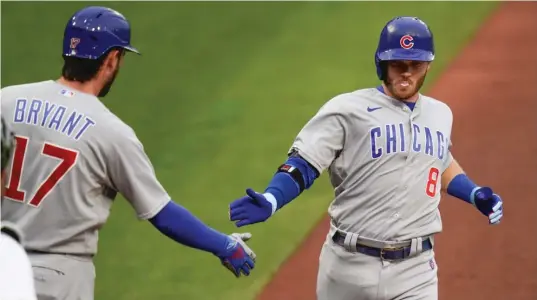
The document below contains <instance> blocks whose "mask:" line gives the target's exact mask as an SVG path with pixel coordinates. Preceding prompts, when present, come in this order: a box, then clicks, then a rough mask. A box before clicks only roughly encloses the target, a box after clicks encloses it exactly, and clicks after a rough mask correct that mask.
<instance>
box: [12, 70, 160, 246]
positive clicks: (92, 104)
mask: <svg viewBox="0 0 537 300" xmlns="http://www.w3.org/2000/svg"><path fill="white" fill-rule="evenodd" d="M1 96H2V115H4V117H5V119H6V122H9V123H10V124H9V125H10V127H11V128H12V129H13V131H14V132H15V133H16V142H17V145H16V148H15V150H14V156H13V159H12V161H11V164H10V166H8V168H9V169H8V170H9V172H8V174H9V178H7V186H8V188H7V190H6V195H5V197H4V199H3V200H2V212H1V214H2V219H3V220H7V221H10V222H12V223H15V224H16V225H17V226H18V227H19V228H20V229H21V230H22V231H23V232H24V237H25V246H26V248H27V249H32V250H39V251H47V252H56V253H69V254H81V255H87V254H90V255H91V254H95V253H96V251H97V240H98V230H99V229H100V228H101V227H102V226H103V224H104V223H105V222H106V220H107V218H108V216H109V212H110V206H111V205H112V202H113V200H114V198H115V196H116V194H117V193H118V192H119V193H121V194H122V195H123V196H124V197H125V198H126V199H127V201H129V203H130V204H131V205H132V207H133V208H134V210H135V211H136V213H137V215H138V217H139V218H140V219H149V218H152V217H153V216H154V215H155V214H156V213H158V212H159V211H160V209H161V208H162V207H164V206H165V205H166V204H167V203H168V201H169V200H170V197H169V196H168V194H167V192H166V191H165V190H164V188H163V187H162V186H161V184H160V183H159V182H158V180H157V178H156V176H155V172H154V170H153V166H152V164H151V162H150V161H149V159H148V157H147V156H146V154H145V152H144V149H143V146H142V144H141V143H140V141H139V140H138V138H137V136H136V134H135V133H134V131H133V130H132V129H131V128H130V127H129V126H128V125H126V124H125V123H124V122H122V121H121V120H120V119H119V118H118V117H117V116H115V115H114V114H113V113H112V112H110V111H109V110H108V109H107V108H106V107H105V106H104V105H103V104H102V103H101V102H100V101H99V99H98V98H97V97H95V96H93V95H89V94H85V93H82V92H79V91H75V90H72V89H69V88H68V87H65V86H63V85H61V84H59V83H57V82H56V81H52V80H49V81H43V82H37V83H31V84H24V85H17V86H10V87H6V88H3V89H2V95H1Z"/></svg>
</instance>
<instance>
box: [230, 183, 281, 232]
mask: <svg viewBox="0 0 537 300" xmlns="http://www.w3.org/2000/svg"><path fill="white" fill-rule="evenodd" d="M246 194H247V195H246V196H244V197H242V198H239V199H237V200H235V201H233V202H232V203H231V204H230V205H229V219H230V220H231V221H237V222H236V223H235V225H236V226H237V227H241V226H245V225H250V224H255V223H259V222H263V221H265V220H266V219H268V218H269V217H270V216H271V215H272V214H273V213H274V212H273V204H272V203H271V202H269V201H268V200H267V198H266V197H265V196H264V195H262V194H259V193H256V192H255V191H254V190H252V189H247V190H246Z"/></svg>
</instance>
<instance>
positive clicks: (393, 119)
mask: <svg viewBox="0 0 537 300" xmlns="http://www.w3.org/2000/svg"><path fill="white" fill-rule="evenodd" d="M434 56H435V52H434V42H433V34H432V32H431V30H430V29H429V27H428V26H427V25H426V24H425V23H424V22H423V21H421V20H420V19H418V18H415V17H396V18H394V19H392V20H390V21H389V22H388V23H387V24H386V25H385V27H384V28H383V29H382V32H381V34H380V40H379V43H378V48H377V50H376V53H375V65H376V68H377V75H378V78H379V79H380V80H381V81H382V83H381V85H380V86H378V87H376V88H367V89H360V90H356V91H353V92H349V93H344V94H341V95H338V96H336V97H334V98H332V99H331V100H330V101H328V102H327V103H326V104H325V105H324V106H322V107H321V109H320V110H319V111H318V112H317V113H316V115H315V116H314V117H313V118H312V119H311V120H309V122H307V124H306V125H305V126H304V127H303V128H302V130H301V131H300V132H299V134H298V136H297V137H296V139H295V140H294V143H293V144H292V147H291V148H290V150H289V153H288V155H289V156H288V159H287V161H286V162H285V163H284V164H282V165H281V166H280V167H279V168H278V169H277V172H276V173H275V175H274V177H273V179H272V181H270V183H269V185H268V187H267V188H266V189H265V191H264V192H263V193H257V192H255V191H254V190H252V189H247V190H246V194H247V195H246V196H244V197H242V198H240V199H237V200H235V201H233V202H232V203H231V204H230V212H229V214H230V219H231V220H232V221H236V226H238V227H241V226H245V225H249V224H254V223H258V222H263V221H265V220H267V219H268V218H269V217H270V216H272V215H273V214H274V213H275V212H276V211H277V210H279V209H281V208H282V207H284V206H285V205H286V204H288V203H289V202H291V201H292V200H293V199H295V198H296V197H297V196H298V195H299V194H301V193H302V192H303V191H304V190H305V189H308V188H310V187H311V185H312V184H313V182H314V181H315V179H316V178H318V177H319V175H320V174H321V173H322V172H323V171H325V170H327V172H328V173H329V175H330V181H331V183H332V186H333V187H334V190H335V199H334V200H333V202H332V203H331V205H330V207H329V210H328V212H329V215H330V218H331V228H330V231H329V233H328V234H327V238H326V241H325V243H324V245H323V248H322V251H321V254H320V262H319V264H320V265H319V271H318V277H317V278H318V279H317V299H319V300H351V299H352V300H356V299H360V300H367V299H406V300H409V299H437V298H438V292H437V290H438V289H437V286H438V281H437V268H436V266H435V260H434V250H433V245H434V241H433V238H434V235H435V234H436V233H439V232H440V231H441V230H442V223H441V219H440V213H439V210H438V205H439V202H440V192H441V191H445V192H447V193H448V194H449V195H452V196H454V197H457V198H459V199H461V200H463V201H465V202H468V203H469V204H471V205H472V206H474V207H476V208H477V209H478V210H479V211H480V212H481V213H482V214H484V215H485V216H486V217H487V218H488V222H489V223H490V224H498V223H499V222H500V220H501V218H502V216H503V207H502V204H503V202H502V200H501V198H500V196H498V195H496V194H495V193H493V191H492V189H491V188H489V187H481V186H477V185H476V184H475V183H473V182H472V180H470V178H468V176H467V175H466V174H465V172H464V171H463V169H462V168H461V167H460V166H459V164H458V163H457V161H456V160H455V159H454V158H453V156H452V154H451V152H450V147H451V128H452V118H453V116H452V112H451V110H450V108H449V107H448V106H447V105H446V104H444V103H442V102H440V101H438V100H436V99H433V98H431V97H427V96H425V95H422V94H420V92H419V90H420V88H421V86H422V85H423V82H424V80H425V77H426V74H427V71H428V70H429V68H430V63H431V62H432V61H433V60H434Z"/></svg>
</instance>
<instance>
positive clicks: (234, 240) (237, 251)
mask: <svg viewBox="0 0 537 300" xmlns="http://www.w3.org/2000/svg"><path fill="white" fill-rule="evenodd" d="M251 237H252V235H251V234H250V233H233V234H231V235H230V236H228V241H227V245H226V247H225V250H224V251H223V252H222V253H218V254H216V256H217V257H218V258H220V262H222V265H223V266H224V267H226V268H227V269H228V270H230V271H231V273H233V274H234V275H235V277H237V278H239V277H240V276H241V273H242V274H244V275H246V276H249V275H250V271H251V270H253V269H254V267H255V258H256V255H255V253H254V252H253V251H252V249H250V247H248V246H247V245H246V243H244V241H247V240H249V239H250V238H251Z"/></svg>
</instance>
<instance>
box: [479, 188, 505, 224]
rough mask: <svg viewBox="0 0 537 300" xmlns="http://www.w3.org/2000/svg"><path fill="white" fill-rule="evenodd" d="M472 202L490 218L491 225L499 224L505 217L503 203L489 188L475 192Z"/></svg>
mask: <svg viewBox="0 0 537 300" xmlns="http://www.w3.org/2000/svg"><path fill="white" fill-rule="evenodd" d="M472 202H473V203H474V205H475V207H476V208H477V209H478V210H479V211H480V212H481V213H482V214H484V215H485V216H487V217H488V218H489V224H492V225H496V224H499V223H500V221H501V219H502V217H503V201H502V198H500V196H499V195H497V194H494V193H493V192H492V189H491V188H489V187H481V188H479V189H478V190H476V191H475V193H474V195H473V197H472Z"/></svg>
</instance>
